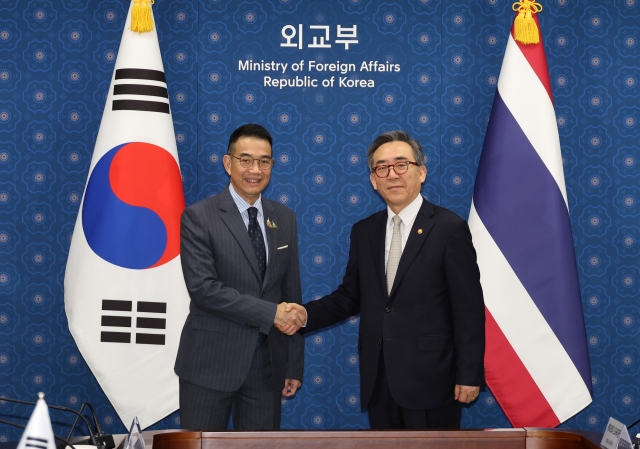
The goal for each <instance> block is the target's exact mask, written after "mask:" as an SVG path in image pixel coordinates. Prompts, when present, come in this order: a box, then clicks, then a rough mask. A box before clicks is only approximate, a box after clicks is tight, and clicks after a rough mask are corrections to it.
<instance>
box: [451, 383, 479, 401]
mask: <svg viewBox="0 0 640 449" xmlns="http://www.w3.org/2000/svg"><path fill="white" fill-rule="evenodd" d="M479 394H480V387H469V386H467V385H456V388H455V389H454V399H455V400H456V401H458V402H462V403H463V404H468V403H469V402H472V401H474V400H475V399H476V398H477V397H478V395H479Z"/></svg>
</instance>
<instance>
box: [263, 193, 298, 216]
mask: <svg viewBox="0 0 640 449" xmlns="http://www.w3.org/2000/svg"><path fill="white" fill-rule="evenodd" d="M262 204H263V205H264V206H267V207H272V208H273V209H275V210H276V212H278V213H279V214H282V215H284V216H288V217H292V218H295V216H296V213H295V212H294V211H293V210H291V209H290V208H288V207H287V206H285V205H284V204H282V203H279V202H278V201H273V200H270V199H269V198H265V197H264V196H263V197H262Z"/></svg>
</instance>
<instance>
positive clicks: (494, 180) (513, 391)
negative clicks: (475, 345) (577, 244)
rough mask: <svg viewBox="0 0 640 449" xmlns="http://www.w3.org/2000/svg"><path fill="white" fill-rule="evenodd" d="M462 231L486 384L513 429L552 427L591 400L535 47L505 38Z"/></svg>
mask: <svg viewBox="0 0 640 449" xmlns="http://www.w3.org/2000/svg"><path fill="white" fill-rule="evenodd" d="M536 21H537V17H536ZM469 226H470V228H471V232H472V234H473V242H474V246H475V248H476V251H477V253H478V265H479V266H480V273H481V281H482V287H483V290H484V296H485V304H486V312H487V313H486V316H487V350H486V354H485V365H486V378H487V384H488V385H489V387H490V388H491V390H492V392H493V394H494V396H495V397H496V400H497V401H498V402H499V403H500V405H501V407H502V409H503V411H504V412H505V415H506V416H507V418H508V419H509V421H510V422H511V423H512V425H514V427H527V426H535V427H555V426H557V425H559V424H560V423H562V422H563V421H565V420H567V419H569V418H570V417H572V416H573V415H575V414H576V413H577V412H579V411H580V410H582V409H583V408H584V407H586V406H587V405H588V404H589V403H590V402H591V374H590V367H589V355H588V350H587V342H586V334H585V329H584V317H583V314H582V304H581V299H580V290H579V284H578V274H577V270H576V263H575V253H574V248H573V239H572V234H571V225H570V221H569V213H568V204H567V197H566V189H565V183H564V174H563V170H562V160H561V154H560V140H559V137H558V129H557V125H556V117H555V112H554V109H553V101H552V98H551V87H550V82H549V74H548V69H547V64H546V59H545V56H544V47H543V44H542V42H541V43H540V44H536V45H527V46H524V45H521V44H518V43H517V42H516V41H515V40H514V39H513V36H511V35H510V36H509V42H508V44H507V49H506V52H505V57H504V62H503V65H502V70H501V73H500V80H499V82H498V90H497V92H496V97H495V100H494V104H493V109H492V111H491V118H490V121H489V125H488V128H487V133H486V137H485V142H484V147H483V150H482V156H481V158H480V164H479V167H478V174H477V179H476V185H475V192H474V198H473V203H472V205H471V213H470V216H469Z"/></svg>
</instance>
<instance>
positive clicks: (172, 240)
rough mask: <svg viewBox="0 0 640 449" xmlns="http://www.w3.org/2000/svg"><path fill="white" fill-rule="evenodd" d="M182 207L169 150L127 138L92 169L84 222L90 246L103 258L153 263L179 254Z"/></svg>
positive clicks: (133, 264)
mask: <svg viewBox="0 0 640 449" xmlns="http://www.w3.org/2000/svg"><path fill="white" fill-rule="evenodd" d="M184 208H185V202H184V192H183V189H182V178H181V176H180V169H179V167H178V164H177V163H176V160H175V159H174V158H173V156H172V155H171V154H170V153H169V152H168V151H166V150H165V149H164V148H161V147H159V146H157V145H153V144H150V143H145V142H129V143H124V144H122V145H118V146H117V147H114V148H112V149H111V150H109V151H108V152H107V153H106V154H105V155H104V156H103V157H102V158H101V159H100V160H99V161H98V163H97V164H96V166H95V168H94V169H93V172H92V173H91V177H90V178H89V182H88V183H87V189H86V191H85V195H84V205H83V208H82V227H83V229H84V234H85V237H86V239H87V242H88V243H89V246H90V247H91V249H92V250H93V251H94V252H95V253H96V254H97V255H98V256H100V257H101V258H102V259H104V260H106V261H107V262H110V263H112V264H114V265H118V266H120V267H124V268H132V269H144V268H154V267H158V266H160V265H163V264H165V263H167V262H169V261H170V260H172V259H174V258H175V257H176V256H177V255H178V254H180V215H181V213H182V211H183V210H184Z"/></svg>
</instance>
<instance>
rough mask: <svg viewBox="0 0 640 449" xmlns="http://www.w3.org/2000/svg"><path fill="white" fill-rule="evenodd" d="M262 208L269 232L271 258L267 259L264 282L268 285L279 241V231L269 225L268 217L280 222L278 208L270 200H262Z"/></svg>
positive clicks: (272, 220) (268, 240) (265, 224)
mask: <svg viewBox="0 0 640 449" xmlns="http://www.w3.org/2000/svg"><path fill="white" fill-rule="evenodd" d="M262 210H263V211H264V229H265V231H266V233H267V245H268V246H269V249H268V251H269V258H268V260H267V271H266V272H265V274H264V283H263V285H267V281H268V280H269V278H270V275H271V273H273V271H274V269H275V262H276V250H277V248H276V247H277V246H278V242H277V239H276V237H277V236H276V233H277V232H278V231H277V230H276V229H273V228H270V227H269V226H267V219H269V220H270V221H271V222H274V223H280V220H279V216H278V214H277V211H276V208H275V207H273V204H271V203H270V202H268V201H265V200H264V199H263V200H262Z"/></svg>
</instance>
